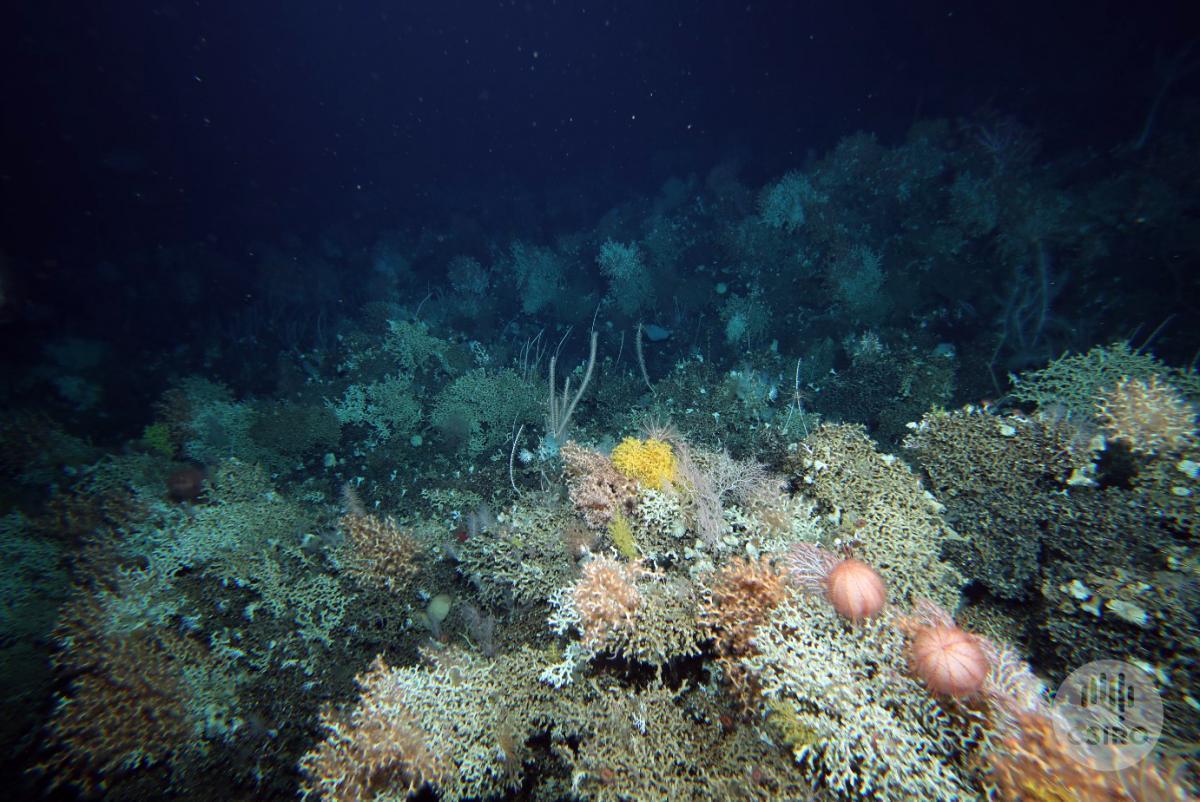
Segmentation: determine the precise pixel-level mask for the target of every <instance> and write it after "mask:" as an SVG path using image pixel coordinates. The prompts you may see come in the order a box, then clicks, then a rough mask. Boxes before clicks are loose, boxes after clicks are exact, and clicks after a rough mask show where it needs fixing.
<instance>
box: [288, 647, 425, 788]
mask: <svg viewBox="0 0 1200 802" xmlns="http://www.w3.org/2000/svg"><path fill="white" fill-rule="evenodd" d="M355 679H356V681H357V682H358V685H359V687H360V688H361V689H362V697H361V698H360V699H359V702H358V704H357V705H356V706H355V707H354V709H353V710H351V711H349V712H347V713H337V712H334V711H332V710H326V711H324V712H322V714H321V725H322V726H323V727H324V728H325V729H326V730H328V731H329V735H328V737H326V739H325V740H324V741H322V742H321V743H320V744H319V745H318V746H317V748H316V750H314V751H313V752H310V753H309V754H307V755H305V757H304V760H303V761H302V762H301V764H300V767H301V768H302V769H303V770H304V772H305V773H306V774H307V775H308V781H307V782H306V784H305V787H304V789H303V790H304V792H305V793H306V794H311V793H316V792H319V793H320V794H321V797H322V798H323V799H326V800H329V801H330V802H359V800H365V799H372V798H375V795H376V794H377V793H378V792H380V791H382V790H385V789H386V790H387V791H389V792H396V791H398V792H399V794H400V795H401V796H403V795H407V794H412V793H415V792H416V791H418V790H419V789H420V788H421V787H422V786H424V785H426V784H435V785H436V784H437V783H438V782H440V781H442V779H443V778H444V777H445V776H446V774H447V772H448V766H447V765H446V762H445V760H444V759H443V757H442V756H440V755H437V754H434V753H433V752H432V751H431V750H430V748H429V746H428V742H429V740H430V739H429V737H428V735H427V733H425V732H424V730H422V728H421V724H420V721H419V719H418V718H417V717H416V716H415V715H414V714H413V713H412V712H411V711H410V710H409V709H408V708H407V707H406V706H405V705H404V701H403V699H402V698H399V697H398V695H397V694H396V691H395V688H394V682H393V678H392V675H391V669H390V668H388V666H387V665H386V664H384V662H383V660H382V658H380V657H376V658H375V661H374V662H373V663H372V664H371V669H370V671H368V672H367V673H366V674H362V675H360V676H358V677H356V678H355Z"/></svg>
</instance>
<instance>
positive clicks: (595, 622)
mask: <svg viewBox="0 0 1200 802" xmlns="http://www.w3.org/2000/svg"><path fill="white" fill-rule="evenodd" d="M644 571H645V569H643V568H641V567H640V566H636V565H630V564H627V563H622V562H620V561H619V560H615V559H613V558H612V557H607V556H603V555H602V556H598V557H595V558H593V559H592V560H591V561H590V562H588V564H587V565H585V566H584V567H583V575H582V576H580V578H579V581H578V582H577V583H575V590H574V592H573V596H574V602H575V610H576V611H577V612H578V614H579V624H580V628H581V629H582V631H583V641H584V643H585V644H587V645H588V646H590V647H593V648H597V647H600V646H602V645H603V644H604V642H605V640H606V639H608V638H609V637H610V636H611V635H612V634H613V633H614V632H616V631H618V630H621V629H626V628H629V627H631V626H633V623H634V620H635V617H636V615H637V611H638V607H639V606H640V605H641V603H642V595H641V593H640V592H639V591H638V589H637V579H638V577H639V576H641V574H642V573H644Z"/></svg>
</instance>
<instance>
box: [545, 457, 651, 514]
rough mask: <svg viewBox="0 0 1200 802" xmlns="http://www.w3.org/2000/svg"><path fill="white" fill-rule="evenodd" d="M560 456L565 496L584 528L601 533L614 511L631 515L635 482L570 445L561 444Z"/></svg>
mask: <svg viewBox="0 0 1200 802" xmlns="http://www.w3.org/2000/svg"><path fill="white" fill-rule="evenodd" d="M560 453H561V454H562V458H563V473H564V475H565V476H566V480H567V493H568V495H569V496H570V497H571V503H572V504H573V505H574V506H575V509H576V511H577V512H579V514H580V515H582V516H583V519H584V521H586V522H587V525H588V526H590V527H592V528H593V529H603V528H604V527H606V526H608V524H609V523H610V522H611V521H612V519H613V516H614V514H615V513H616V512H617V511H618V510H620V511H622V512H625V513H626V514H630V513H632V511H633V507H634V505H635V504H636V501H637V492H638V487H637V482H636V481H634V480H633V479H630V478H629V477H628V476H626V475H625V474H623V473H621V472H620V471H619V470H617V467H616V466H615V465H613V461H612V460H611V459H609V458H608V457H607V456H605V455H604V454H601V453H600V452H598V451H592V450H590V449H587V448H584V447H583V446H581V445H579V444H578V443H576V442H574V441H568V442H566V443H564V444H563V447H562V449H561V451H560Z"/></svg>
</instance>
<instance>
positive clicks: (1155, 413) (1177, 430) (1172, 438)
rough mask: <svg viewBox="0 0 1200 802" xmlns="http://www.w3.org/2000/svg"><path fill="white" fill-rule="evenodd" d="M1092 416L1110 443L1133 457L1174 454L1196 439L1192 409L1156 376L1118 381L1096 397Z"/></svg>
mask: <svg viewBox="0 0 1200 802" xmlns="http://www.w3.org/2000/svg"><path fill="white" fill-rule="evenodd" d="M1096 415H1097V417H1098V418H1099V419H1100V426H1101V428H1102V429H1103V430H1104V433H1105V434H1106V435H1108V437H1109V439H1110V440H1114V441H1116V442H1119V443H1124V444H1125V445H1127V446H1129V448H1130V450H1131V451H1133V452H1135V453H1137V454H1147V455H1153V454H1158V453H1159V452H1170V451H1177V450H1179V449H1181V448H1183V447H1184V446H1186V445H1187V444H1188V443H1189V442H1190V441H1191V440H1192V439H1194V438H1195V436H1196V410H1195V409H1194V408H1193V407H1192V405H1191V404H1190V403H1188V402H1187V400H1186V399H1184V398H1183V396H1182V395H1180V393H1179V391H1178V390H1176V389H1175V388H1174V387H1172V386H1171V385H1170V384H1167V383H1166V382H1161V381H1159V378H1158V375H1157V374H1155V375H1153V376H1151V377H1150V378H1149V380H1143V379H1131V378H1129V377H1128V376H1126V377H1125V378H1123V379H1121V380H1120V381H1119V382H1117V385H1116V387H1114V388H1113V389H1111V390H1109V391H1107V392H1104V393H1101V394H1100V395H1099V396H1097V398H1096Z"/></svg>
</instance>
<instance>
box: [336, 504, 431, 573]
mask: <svg viewBox="0 0 1200 802" xmlns="http://www.w3.org/2000/svg"><path fill="white" fill-rule="evenodd" d="M339 523H340V524H341V527H342V531H343V532H345V533H346V547H347V550H348V551H349V556H348V559H347V567H348V568H349V569H350V571H351V573H354V574H356V575H357V576H358V577H360V578H361V579H363V580H364V581H365V582H367V584H370V585H376V586H381V587H385V588H387V589H388V590H392V591H394V590H397V589H399V588H402V587H404V586H406V585H407V584H408V581H409V580H410V579H412V578H413V576H414V575H415V574H416V573H417V554H418V551H419V550H418V546H417V541H416V540H415V539H414V538H413V536H412V535H410V534H408V533H407V532H404V531H401V529H400V528H399V527H398V526H396V522H395V521H393V520H392V519H391V518H379V517H376V516H374V515H370V514H367V513H355V512H350V513H347V514H346V515H343V516H342V518H341V521H340V522H339Z"/></svg>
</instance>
